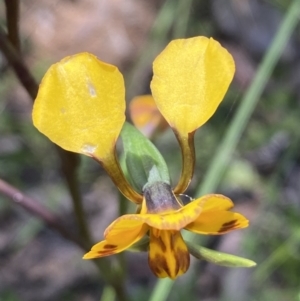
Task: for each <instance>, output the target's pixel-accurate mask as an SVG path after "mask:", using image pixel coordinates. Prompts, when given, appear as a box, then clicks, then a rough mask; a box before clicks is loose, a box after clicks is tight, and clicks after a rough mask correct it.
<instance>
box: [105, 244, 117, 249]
mask: <svg viewBox="0 0 300 301" xmlns="http://www.w3.org/2000/svg"><path fill="white" fill-rule="evenodd" d="M103 248H104V249H116V248H117V246H116V245H110V244H107V245H105V246H104V247H103Z"/></svg>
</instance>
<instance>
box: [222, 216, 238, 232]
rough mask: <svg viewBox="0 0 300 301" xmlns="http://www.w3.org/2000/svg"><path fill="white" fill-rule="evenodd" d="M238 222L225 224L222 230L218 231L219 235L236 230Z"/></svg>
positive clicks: (233, 221)
mask: <svg viewBox="0 0 300 301" xmlns="http://www.w3.org/2000/svg"><path fill="white" fill-rule="evenodd" d="M236 222H237V220H236V219H235V220H232V221H230V222H227V223H224V224H223V225H222V227H221V229H220V230H219V231H218V232H219V233H223V232H227V231H229V230H230V229H234V228H235V227H236V226H237V223H236Z"/></svg>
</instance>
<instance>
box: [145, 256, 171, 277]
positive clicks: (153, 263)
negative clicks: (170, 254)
mask: <svg viewBox="0 0 300 301" xmlns="http://www.w3.org/2000/svg"><path fill="white" fill-rule="evenodd" d="M148 262H149V266H150V268H151V270H152V272H153V273H154V274H155V275H156V276H158V277H161V276H162V275H163V274H164V273H163V272H165V273H167V275H170V270H169V267H168V264H167V262H166V259H165V257H164V256H162V255H160V254H156V255H155V256H154V257H153V258H150V257H149V258H148Z"/></svg>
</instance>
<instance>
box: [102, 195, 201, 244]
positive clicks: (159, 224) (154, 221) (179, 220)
mask: <svg viewBox="0 0 300 301" xmlns="http://www.w3.org/2000/svg"><path fill="white" fill-rule="evenodd" d="M202 207H203V200H201V199H199V200H196V201H193V202H191V203H189V204H188V205H186V206H184V207H182V208H180V209H179V210H176V211H170V212H168V213H161V214H126V215H123V216H121V217H119V218H118V219H117V220H116V221H115V224H112V226H113V227H112V229H114V227H115V226H116V224H118V228H123V227H124V228H125V227H128V225H129V224H133V225H135V224H136V225H138V224H139V223H144V224H147V225H148V226H150V227H153V228H156V229H160V230H177V231H179V230H181V229H183V228H184V227H185V226H186V225H188V224H190V223H191V222H193V221H194V220H195V219H197V218H198V216H199V215H200V213H201V211H202ZM125 221H128V225H127V224H126V222H125ZM108 229H109V231H111V229H110V227H108ZM110 235H111V234H110ZM106 238H107V239H108V237H106Z"/></svg>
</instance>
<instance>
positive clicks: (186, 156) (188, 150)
mask: <svg viewBox="0 0 300 301" xmlns="http://www.w3.org/2000/svg"><path fill="white" fill-rule="evenodd" d="M173 131H174V134H175V136H176V138H177V140H178V143H179V145H180V148H181V156H182V170H181V176H180V179H179V182H178V183H177V185H176V187H175V188H174V193H175V194H180V193H183V192H185V190H186V189H187V188H188V186H189V184H190V182H191V179H192V177H193V174H194V168H195V145H194V136H195V131H194V132H192V133H188V134H186V135H182V134H180V133H178V132H177V131H176V130H175V129H173Z"/></svg>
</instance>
